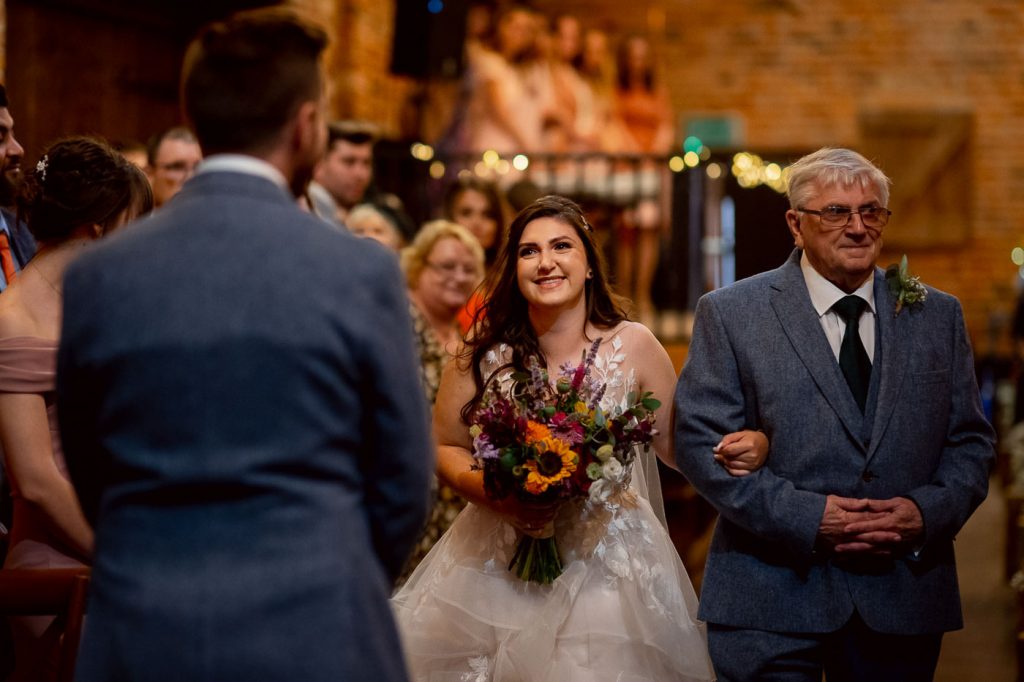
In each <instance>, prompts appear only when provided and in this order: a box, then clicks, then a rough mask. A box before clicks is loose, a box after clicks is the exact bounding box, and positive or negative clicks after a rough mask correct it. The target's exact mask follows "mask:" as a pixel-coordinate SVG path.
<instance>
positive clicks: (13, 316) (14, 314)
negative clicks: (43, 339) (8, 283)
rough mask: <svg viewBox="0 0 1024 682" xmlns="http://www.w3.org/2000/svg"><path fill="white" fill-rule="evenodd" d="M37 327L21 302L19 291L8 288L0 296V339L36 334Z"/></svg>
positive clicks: (37, 331)
mask: <svg viewBox="0 0 1024 682" xmlns="http://www.w3.org/2000/svg"><path fill="white" fill-rule="evenodd" d="M38 333H39V329H38V327H37V325H36V322H35V320H34V319H33V317H32V315H30V314H29V311H28V310H27V309H26V307H25V305H24V304H23V302H22V300H21V296H20V292H18V291H16V290H14V289H8V290H7V291H5V292H4V294H3V295H2V296H0V339H8V338H15V337H23V336H36V335H38Z"/></svg>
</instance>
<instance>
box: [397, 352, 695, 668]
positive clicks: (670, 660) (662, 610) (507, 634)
mask: <svg viewBox="0 0 1024 682" xmlns="http://www.w3.org/2000/svg"><path fill="white" fill-rule="evenodd" d="M621 345H622V344H621V341H619V339H618V336H616V337H614V338H613V339H612V340H611V342H605V343H604V344H603V346H602V348H601V349H600V350H599V352H598V357H597V360H596V362H595V367H594V370H593V371H595V372H596V375H597V376H598V377H604V379H605V381H606V382H607V385H608V388H607V390H606V392H605V396H604V398H603V400H602V407H604V408H605V409H606V410H610V409H613V408H618V410H621V409H622V408H623V405H624V403H625V399H626V396H627V395H628V394H629V392H630V391H631V390H633V389H634V386H633V384H635V381H634V379H633V372H632V371H631V370H630V369H629V365H628V361H627V358H626V355H625V353H623V352H622V348H621ZM497 363H498V356H497V354H496V353H493V352H492V353H490V354H489V356H488V360H487V362H486V363H485V365H489V366H485V367H484V376H487V375H488V374H489V373H490V372H491V371H494V369H496V367H497ZM505 383H506V384H507V379H505ZM656 397H658V398H660V399H662V400H670V399H671V396H656ZM658 426H660V427H662V428H668V425H667V424H659V425H658ZM648 457H651V458H653V454H651V455H648ZM637 463H640V458H638V459H637ZM646 464H647V466H635V468H634V471H633V477H632V482H631V483H630V485H629V487H628V488H627V489H626V490H625V491H624V492H621V493H618V494H615V495H613V496H612V497H610V498H609V499H608V501H607V502H606V503H604V504H603V505H600V504H599V505H597V506H596V507H595V506H593V505H588V504H587V503H585V502H583V501H580V502H578V503H576V502H573V503H567V504H566V505H564V506H563V508H562V509H561V511H560V512H559V515H558V517H557V518H556V521H555V531H556V533H555V537H556V538H557V541H558V547H559V550H560V553H561V556H562V560H563V566H564V569H565V570H564V573H562V575H561V576H559V577H558V579H557V580H555V581H554V583H552V584H551V585H538V584H534V583H526V582H523V581H521V580H520V579H519V578H517V577H516V576H515V575H514V574H513V573H511V572H510V571H509V570H508V564H509V561H510V559H511V558H512V554H513V552H514V551H515V548H516V544H517V543H518V541H519V539H520V537H521V536H520V535H519V533H518V532H517V531H516V530H515V529H514V528H513V527H512V526H511V525H509V524H508V523H506V522H505V521H503V520H502V519H501V518H500V517H498V516H497V515H495V514H493V513H491V512H490V511H489V510H487V509H484V508H481V507H478V506H476V505H472V504H471V505H469V506H468V507H467V508H466V509H465V510H463V512H462V513H461V514H460V515H459V517H458V518H457V519H456V520H455V522H454V524H453V525H452V527H451V528H450V529H449V530H448V532H447V533H446V534H445V535H444V536H443V537H442V538H441V540H440V541H439V542H438V543H437V544H436V545H435V546H434V548H433V549H432V550H431V552H430V553H429V554H428V555H427V556H426V558H425V559H424V560H423V562H422V563H420V565H419V567H417V569H416V571H415V572H414V573H413V574H412V576H411V577H410V578H409V580H408V582H406V583H405V585H404V586H403V587H402V588H401V589H400V590H399V591H398V593H396V594H395V596H394V597H393V599H392V604H393V607H394V611H395V616H396V618H397V621H398V625H399V630H400V632H401V635H402V641H403V647H404V649H405V655H406V657H407V661H408V664H409V668H410V674H411V676H412V679H413V680H414V681H415V682H492V681H493V682H555V681H558V682H567V681H568V682H576V681H578V682H613V681H614V682H634V681H636V682H639V681H640V680H656V681H658V682H668V681H670V680H673V681H674V680H710V679H714V675H713V673H712V669H711V663H710V660H709V659H708V653H707V643H706V637H705V633H704V627H703V625H702V624H701V623H698V622H697V621H696V620H695V616H696V613H697V597H696V595H695V594H694V591H693V587H692V586H691V584H690V580H689V578H688V577H687V575H686V571H685V569H684V568H683V565H682V562H681V561H680V559H679V555H678V554H677V553H676V550H675V547H674V546H673V545H672V541H671V540H670V539H669V535H668V532H667V531H666V529H665V526H664V525H663V523H662V521H661V520H660V519H659V516H658V515H657V514H656V513H655V511H654V509H653V508H652V506H651V503H650V500H649V497H648V495H647V486H646V484H645V475H644V469H647V470H648V471H652V470H653V471H655V472H656V471H657V470H656V468H653V469H652V467H654V466H655V465H654V462H653V460H648V461H647V462H646ZM655 481H656V479H655ZM652 487H653V486H652ZM656 504H657V505H658V506H660V503H659V502H658V501H657V500H656Z"/></svg>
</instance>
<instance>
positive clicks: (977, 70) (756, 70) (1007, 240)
mask: <svg viewBox="0 0 1024 682" xmlns="http://www.w3.org/2000/svg"><path fill="white" fill-rule="evenodd" d="M297 1H299V2H301V3H303V4H312V5H319V6H321V8H323V7H329V8H330V10H331V12H333V13H334V26H335V33H336V37H337V38H338V39H339V40H340V43H341V44H340V45H339V46H338V47H337V48H336V49H337V51H336V52H335V54H334V57H333V62H332V73H333V74H334V83H335V87H336V90H335V97H334V100H333V104H334V108H335V113H336V114H338V115H342V116H357V117H362V118H369V119H372V120H376V121H377V122H378V123H380V124H381V125H382V126H383V128H384V130H385V131H387V132H389V133H392V134H394V133H396V132H397V131H398V129H399V121H400V117H401V113H402V103H403V101H404V98H405V96H406V95H407V94H408V93H409V91H410V88H411V83H410V81H408V80H407V79H403V78H396V77H393V76H390V75H389V74H388V72H387V69H388V59H389V56H390V47H391V35H392V32H393V17H394V8H395V4H394V2H395V0H392V1H391V2H380V1H379V0H297ZM535 4H537V5H539V6H540V7H541V8H543V9H544V10H545V11H547V12H548V13H551V14H553V13H555V12H559V11H569V12H573V13H575V14H577V15H578V16H581V17H584V19H585V21H586V23H587V24H589V25H595V26H599V27H602V28H605V29H607V30H609V31H610V32H611V33H612V35H618V34H624V33H626V32H639V33H645V34H647V35H649V36H650V37H651V38H652V40H653V42H654V44H655V45H656V48H657V49H658V51H659V56H660V62H661V68H662V74H663V76H664V77H665V79H666V82H667V83H668V85H669V88H670V90H671V93H672V99H673V102H674V104H675V107H676V110H677V111H678V112H679V113H680V114H681V115H685V114H687V113H696V112H700V113H726V112H729V113H736V114H738V115H739V116H740V117H741V118H742V120H743V121H744V124H745V130H746V144H747V146H748V147H750V148H753V149H761V150H770V149H813V148H817V147H819V146H823V145H846V146H853V147H857V146H858V144H859V143H860V142H861V141H860V140H859V139H858V135H859V133H858V127H857V118H858V114H859V113H861V112H862V111H864V110H867V109H872V108H879V107H891V108H900V107H910V108H925V109H927V108H937V109H941V108H956V109H963V110H967V111H970V112H972V114H973V131H972V140H973V147H972V155H971V161H970V165H971V168H970V171H969V173H968V177H969V178H970V188H969V190H967V189H965V192H964V200H965V201H968V202H970V206H971V209H970V213H969V215H970V225H969V228H968V235H969V236H968V238H967V240H966V243H964V244H963V245H961V246H958V247H956V248H950V247H947V248H937V247H925V248H915V249H909V250H906V251H907V253H908V256H909V257H910V260H911V263H912V266H913V269H914V270H915V271H916V272H917V273H919V274H920V275H921V276H922V278H923V279H924V280H925V281H927V282H929V283H932V284H934V285H936V286H938V287H940V288H943V289H945V290H947V291H950V292H951V293H953V294H955V295H956V296H958V297H959V298H960V299H961V301H962V302H963V304H964V308H965V312H966V315H967V319H968V325H969V327H970V329H971V333H972V336H973V337H974V342H975V346H976V349H977V351H978V352H979V353H982V352H985V351H987V350H989V344H988V341H987V335H986V330H987V329H988V328H989V327H990V326H991V324H992V321H993V320H995V321H996V323H998V320H999V316H1002V317H1003V318H1004V319H1005V318H1006V317H1008V316H1009V314H1010V312H1011V311H1012V304H1013V299H1014V297H1015V295H1016V285H1017V281H1018V277H1017V268H1016V266H1015V265H1013V264H1012V262H1011V261H1010V251H1011V249H1012V248H1013V247H1014V246H1017V245H1018V244H1021V243H1024V229H1022V228H1024V40H1022V39H1021V36H1022V35H1024V12H1022V10H1021V6H1020V3H1019V2H1018V1H1017V0H901V1H900V2H894V3H882V4H879V3H854V2H847V1H843V0H734V1H733V2H722V1H721V0H686V1H685V2H684V1H682V0H662V1H661V2H653V1H650V0H647V1H645V0H634V2H632V3H631V4H630V8H631V9H630V11H629V12H624V11H622V3H621V1H620V0H547V1H546V2H537V3H535ZM331 12H328V14H330V13H331ZM894 191H895V192H898V191H899V187H896V188H895V189H894ZM892 229H893V230H896V229H898V220H897V219H894V222H893V224H892ZM940 229H941V227H940ZM902 251H903V249H901V252H902ZM899 255H900V254H899V253H885V254H883V262H890V261H893V260H895V259H897V258H898V256H899ZM998 348H999V349H1000V350H1002V351H1005V350H1007V349H1008V346H1006V345H1005V344H1004V343H1002V342H1000V344H999V345H998Z"/></svg>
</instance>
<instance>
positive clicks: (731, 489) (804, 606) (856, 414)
mask: <svg viewBox="0 0 1024 682" xmlns="http://www.w3.org/2000/svg"><path fill="white" fill-rule="evenodd" d="M800 254H801V252H800V251H799V250H797V251H794V253H793V254H792V256H791V257H790V259H789V260H788V261H787V262H786V264H785V265H783V266H782V267H781V268H779V269H777V270H773V271H771V272H768V273H764V274H761V275H758V276H756V277H752V278H750V279H747V280H744V281H741V282H738V283H736V284H735V285H733V286H730V287H726V288H724V289H720V290H718V291H715V292H712V293H710V294H707V295H705V296H704V297H702V298H701V300H700V302H699V304H698V306H697V313H696V320H695V323H694V331H693V340H692V342H691V345H690V350H689V356H688V359H687V363H686V366H685V367H684V369H683V372H682V374H681V376H680V379H679V384H678V387H677V390H676V447H677V461H678V463H679V466H680V468H681V469H682V471H683V473H684V474H685V475H686V476H687V478H689V479H690V481H691V482H692V483H693V485H694V486H695V487H696V488H697V490H698V491H699V492H700V493H701V494H702V495H703V496H704V497H706V498H707V499H708V500H709V501H710V502H711V503H712V504H713V505H714V506H715V507H716V508H717V509H718V511H719V512H720V514H721V517H720V519H719V522H718V526H717V528H716V529H715V535H714V539H713V541H712V545H711V549H710V553H709V556H708V560H707V567H706V572H705V576H704V584H703V588H702V594H701V608H700V617H701V618H702V619H704V620H706V621H708V622H712V623H717V624H721V625H727V626H735V627H744V628H755V629H762V630H772V631H777V632H804V633H815V632H819V633H820V632H830V631H833V630H836V629H838V628H839V627H841V626H843V625H844V624H845V623H846V621H847V620H848V619H849V618H850V616H851V615H852V614H853V611H854V609H856V610H857V612H859V613H860V615H861V617H862V618H863V619H864V621H865V622H866V623H867V624H868V625H869V626H870V627H871V628H873V629H874V630H876V631H879V632H891V633H903V634H923V633H929V632H942V631H946V630H952V629H956V628H958V627H961V625H962V619H961V614H960V602H959V592H958V588H957V579H956V569H955V565H954V557H953V538H954V536H955V535H956V533H957V531H959V530H960V528H961V527H962V526H963V524H964V523H965V522H966V521H967V518H968V517H969V516H970V514H971V513H972V512H973V511H974V509H975V508H976V507H977V506H978V504H980V503H981V501H982V500H983V499H984V497H985V494H986V492H987V490H988V475H989V469H990V467H991V463H992V460H993V458H994V450H993V440H994V435H993V432H992V429H991V427H990V426H989V424H988V422H987V421H986V420H985V417H984V415H983V414H982V410H981V404H980V399H979V394H978V387H977V383H976V380H975V375H974V365H973V360H972V355H971V348H970V344H969V341H968V338H967V332H966V330H965V328H964V321H963V314H962V311H961V309H960V304H959V302H958V301H957V300H956V299H955V298H953V297H952V296H949V295H948V294H944V293H942V292H940V291H936V290H935V289H931V288H929V289H928V296H927V300H926V301H925V302H924V303H923V304H921V305H915V306H912V307H909V308H906V309H904V310H903V311H902V312H901V313H900V314H899V315H898V316H896V315H894V310H895V301H894V300H893V297H892V295H891V294H890V292H889V290H888V288H887V285H886V282H885V278H884V274H883V272H882V271H881V270H880V269H876V271H875V275H874V294H875V305H876V310H877V311H878V312H877V315H876V323H877V326H876V328H877V332H878V333H877V334H876V348H875V356H874V365H873V370H872V373H871V387H870V392H869V397H868V405H867V408H866V411H865V414H861V412H860V410H859V409H858V408H857V404H856V402H855V401H854V399H853V396H852V394H851V393H850V390H849V388H848V387H847V385H846V383H845V381H844V379H843V375H842V372H841V371H840V369H839V363H838V362H837V361H836V357H835V355H834V354H833V351H832V349H831V347H830V346H829V344H828V340H827V339H826V337H825V333H824V331H823V330H822V328H821V325H820V323H819V321H818V316H817V313H816V312H815V310H814V308H813V306H812V305H811V300H810V296H809V294H808V292H807V286H806V284H805V282H804V279H803V273H802V272H801V270H800ZM743 428H752V429H761V430H763V431H764V432H765V433H766V434H767V436H768V439H769V441H770V444H771V445H770V451H769V454H768V459H767V463H766V465H765V466H764V468H762V469H761V470H759V471H757V472H755V473H754V474H752V475H750V476H746V477H739V478H734V477H731V476H729V474H728V473H726V472H725V470H724V469H723V468H722V467H721V466H719V465H718V464H717V463H716V462H715V461H714V459H713V457H712V452H711V450H712V448H713V447H714V445H715V444H716V443H717V442H718V441H719V440H720V439H721V437H722V436H723V435H724V434H726V433H729V432H731V431H736V430H739V429H743ZM828 494H836V495H840V496H843V497H853V498H865V497H870V498H876V499H888V498H892V497H897V496H903V497H908V498H910V499H912V500H913V501H914V502H915V503H917V505H918V506H919V507H920V509H921V513H922V516H923V518H924V525H925V539H924V546H923V548H922V550H921V551H920V553H919V555H917V556H915V555H913V554H912V553H906V554H903V555H901V556H896V557H894V558H890V559H877V560H867V561H842V560H839V559H837V558H835V557H834V556H831V555H830V554H829V553H820V552H818V551H816V550H815V539H816V536H817V532H818V527H819V524H820V522H821V519H822V514H823V512H824V508H825V498H826V496H827V495H828Z"/></svg>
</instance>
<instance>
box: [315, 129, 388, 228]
mask: <svg viewBox="0 0 1024 682" xmlns="http://www.w3.org/2000/svg"><path fill="white" fill-rule="evenodd" d="M376 137H377V133H376V129H375V128H374V127H372V126H371V125H369V124H367V123H363V122H359V121H335V122H333V123H330V124H329V125H328V126H327V153H326V154H325V155H324V158H323V159H321V161H320V163H318V164H317V167H316V170H315V171H314V173H313V180H314V182H315V183H316V184H318V185H320V186H321V187H323V188H324V189H326V190H327V192H328V193H329V194H330V196H331V198H332V199H334V203H335V204H337V212H338V220H339V221H340V222H341V223H342V224H347V220H346V219H347V216H348V213H349V211H351V210H352V209H353V208H354V207H355V206H356V205H357V204H359V203H361V202H362V201H363V199H364V197H365V196H366V190H367V188H368V187H369V186H370V182H371V181H372V180H373V143H374V141H375V140H376Z"/></svg>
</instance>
